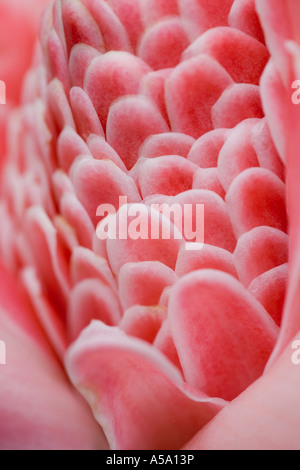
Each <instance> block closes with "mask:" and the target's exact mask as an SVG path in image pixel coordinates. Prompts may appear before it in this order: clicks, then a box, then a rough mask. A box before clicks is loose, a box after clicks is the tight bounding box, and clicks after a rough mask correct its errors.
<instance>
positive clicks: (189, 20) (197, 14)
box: [179, 0, 233, 39]
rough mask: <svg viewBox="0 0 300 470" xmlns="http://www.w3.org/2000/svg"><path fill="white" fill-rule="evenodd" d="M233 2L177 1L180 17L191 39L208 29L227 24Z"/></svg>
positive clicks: (213, 0)
mask: <svg viewBox="0 0 300 470" xmlns="http://www.w3.org/2000/svg"><path fill="white" fill-rule="evenodd" d="M232 2H233V0H224V1H222V3H220V2H219V1H218V0H210V1H209V2H207V1H206V0H179V10H180V13H181V16H182V17H183V19H184V20H185V21H186V28H187V32H188V33H189V35H190V37H191V39H195V38H197V37H198V36H199V35H201V34H202V33H204V32H205V31H206V30H208V29H210V28H214V27H215V26H222V25H227V24H228V14H229V12H230V8H231V5H232Z"/></svg>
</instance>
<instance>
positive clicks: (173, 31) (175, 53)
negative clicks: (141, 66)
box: [137, 17, 190, 70]
mask: <svg viewBox="0 0 300 470" xmlns="http://www.w3.org/2000/svg"><path fill="white" fill-rule="evenodd" d="M189 44H190V42H189V40H188V38H187V35H186V33H185V30H184V27H183V25H182V21H181V20H180V18H178V17H177V18H176V17H175V18H170V19H166V20H163V21H160V22H159V23H155V24H154V25H153V26H152V27H151V28H149V29H147V30H146V31H145V34H144V35H143V36H142V38H141V41H140V44H139V47H138V51H137V54H138V56H139V57H140V58H141V59H143V60H144V61H145V62H146V63H147V64H148V65H149V66H150V67H151V68H152V69H153V70H159V69H165V68H169V67H176V65H178V63H179V62H180V59H181V55H182V53H183V52H184V50H185V49H186V48H187V47H188V45H189Z"/></svg>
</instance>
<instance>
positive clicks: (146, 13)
mask: <svg viewBox="0 0 300 470" xmlns="http://www.w3.org/2000/svg"><path fill="white" fill-rule="evenodd" d="M140 1H141V11H142V15H143V21H144V23H145V25H146V26H149V25H151V24H153V23H155V22H156V21H158V20H160V19H161V18H163V17H165V16H173V15H178V13H179V11H178V5H177V0H140Z"/></svg>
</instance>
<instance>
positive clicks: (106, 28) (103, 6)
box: [81, 0, 132, 52]
mask: <svg viewBox="0 0 300 470" xmlns="http://www.w3.org/2000/svg"><path fill="white" fill-rule="evenodd" d="M81 3H82V4H83V5H85V6H86V7H87V8H88V9H89V11H90V12H91V14H92V17H93V18H94V20H95V21H96V23H97V25H98V27H99V30H100V31H101V34H102V37H103V40H104V44H105V50H106V51H128V52H131V50H132V49H131V44H130V41H129V37H128V34H127V31H126V29H125V27H124V26H123V24H122V23H121V21H120V20H119V18H118V17H117V15H115V13H114V12H113V10H112V9H111V8H110V6H109V5H108V4H107V3H106V2H105V1H103V0H96V1H95V0H81Z"/></svg>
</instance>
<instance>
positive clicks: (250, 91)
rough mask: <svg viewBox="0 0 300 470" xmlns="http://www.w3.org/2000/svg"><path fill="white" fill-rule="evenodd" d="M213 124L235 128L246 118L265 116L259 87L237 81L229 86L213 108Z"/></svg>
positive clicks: (217, 126) (216, 126)
mask: <svg viewBox="0 0 300 470" xmlns="http://www.w3.org/2000/svg"><path fill="white" fill-rule="evenodd" d="M211 114H212V121H213V126H214V128H215V129H218V128H219V127H221V128H222V127H225V128H229V129H231V128H233V127H235V126H237V125H238V124H239V123H240V122H241V121H243V120H244V119H251V118H257V119H260V118H263V117H264V113H263V110H262V105H261V99H260V94H259V87H258V86H257V85H251V84H249V83H237V84H235V85H232V86H230V87H228V88H227V89H226V90H225V91H224V92H223V93H222V95H221V97H220V98H219V99H218V101H217V102H216V104H215V105H214V106H213V107H212V110H211Z"/></svg>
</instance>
